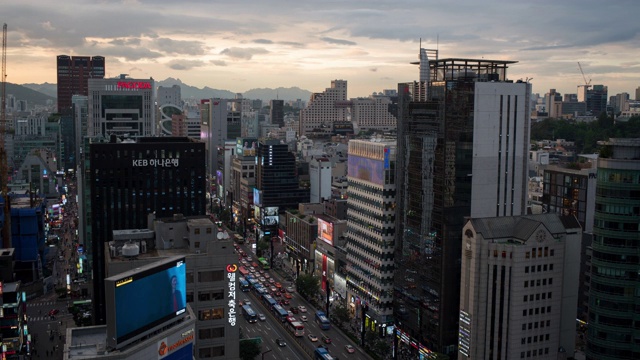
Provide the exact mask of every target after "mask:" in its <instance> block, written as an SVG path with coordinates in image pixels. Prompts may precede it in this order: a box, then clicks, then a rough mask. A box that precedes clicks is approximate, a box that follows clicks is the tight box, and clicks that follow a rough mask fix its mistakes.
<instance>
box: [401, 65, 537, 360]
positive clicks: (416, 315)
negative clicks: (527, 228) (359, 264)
mask: <svg viewBox="0 0 640 360" xmlns="http://www.w3.org/2000/svg"><path fill="white" fill-rule="evenodd" d="M425 61H427V60H426V56H423V59H421V61H420V65H421V69H422V67H423V65H424V63H425ZM513 63H515V61H501V60H484V59H437V58H436V60H429V61H428V64H429V67H430V69H429V71H430V74H429V76H428V78H429V82H414V83H408V84H399V86H398V94H399V100H398V150H397V154H398V155H397V165H396V169H397V170H398V171H397V177H396V184H398V189H401V190H399V191H398V194H397V199H398V201H397V211H398V212H397V214H398V215H397V218H396V231H395V233H396V244H395V246H396V253H395V261H396V266H397V270H396V275H395V286H394V289H395V299H394V301H395V305H394V308H395V312H396V314H397V316H396V325H397V327H398V329H399V330H400V331H403V332H404V333H405V334H406V335H407V336H408V337H410V338H413V339H414V340H413V341H416V342H418V343H420V344H422V346H424V347H425V351H426V350H430V351H437V352H442V353H453V352H455V349H456V348H457V338H458V316H457V314H458V303H459V301H458V300H459V293H460V288H459V286H458V284H459V283H460V253H461V237H460V233H461V230H462V227H463V226H464V224H465V219H466V218H467V217H469V216H471V217H490V216H518V215H522V214H524V213H525V207H526V204H527V201H526V199H527V179H528V177H527V170H528V166H527V159H528V150H529V116H530V111H529V107H530V102H529V94H530V92H531V85H530V84H528V83H524V82H517V83H513V82H512V81H509V80H508V78H507V67H508V65H509V64H513Z"/></svg>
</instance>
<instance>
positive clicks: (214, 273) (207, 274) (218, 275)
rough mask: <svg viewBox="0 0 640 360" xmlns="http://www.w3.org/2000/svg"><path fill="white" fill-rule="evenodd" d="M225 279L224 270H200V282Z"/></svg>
mask: <svg viewBox="0 0 640 360" xmlns="http://www.w3.org/2000/svg"><path fill="white" fill-rule="evenodd" d="M223 280H224V271H223V270H208V271H199V272H198V282H214V281H223Z"/></svg>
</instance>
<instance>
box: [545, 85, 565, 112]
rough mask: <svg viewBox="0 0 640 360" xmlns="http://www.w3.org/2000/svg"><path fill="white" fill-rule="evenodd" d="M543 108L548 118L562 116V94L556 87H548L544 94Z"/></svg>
mask: <svg viewBox="0 0 640 360" xmlns="http://www.w3.org/2000/svg"><path fill="white" fill-rule="evenodd" d="M545 108H546V111H547V114H549V117H550V118H560V117H562V95H561V94H560V93H558V92H556V89H550V90H549V92H548V93H547V94H546V95H545Z"/></svg>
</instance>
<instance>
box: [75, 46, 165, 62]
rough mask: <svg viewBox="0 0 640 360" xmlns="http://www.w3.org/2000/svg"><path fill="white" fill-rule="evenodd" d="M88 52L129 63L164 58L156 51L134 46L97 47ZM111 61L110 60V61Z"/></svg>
mask: <svg viewBox="0 0 640 360" xmlns="http://www.w3.org/2000/svg"><path fill="white" fill-rule="evenodd" d="M85 50H86V51H91V52H92V53H100V54H101V55H103V56H105V57H107V58H110V57H112V56H113V57H121V58H124V59H125V60H128V61H138V60H143V59H158V58H161V57H162V54H161V53H159V52H156V51H151V50H149V49H147V48H144V47H133V46H108V47H97V46H96V47H95V49H90V48H87V49H85ZM109 61H110V59H109Z"/></svg>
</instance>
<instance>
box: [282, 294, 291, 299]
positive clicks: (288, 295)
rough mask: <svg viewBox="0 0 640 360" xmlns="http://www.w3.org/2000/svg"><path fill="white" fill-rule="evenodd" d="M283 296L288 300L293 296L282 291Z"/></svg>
mask: <svg viewBox="0 0 640 360" xmlns="http://www.w3.org/2000/svg"><path fill="white" fill-rule="evenodd" d="M283 296H284V297H285V298H286V299H289V300H291V298H293V296H291V294H289V293H284V295H283Z"/></svg>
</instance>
